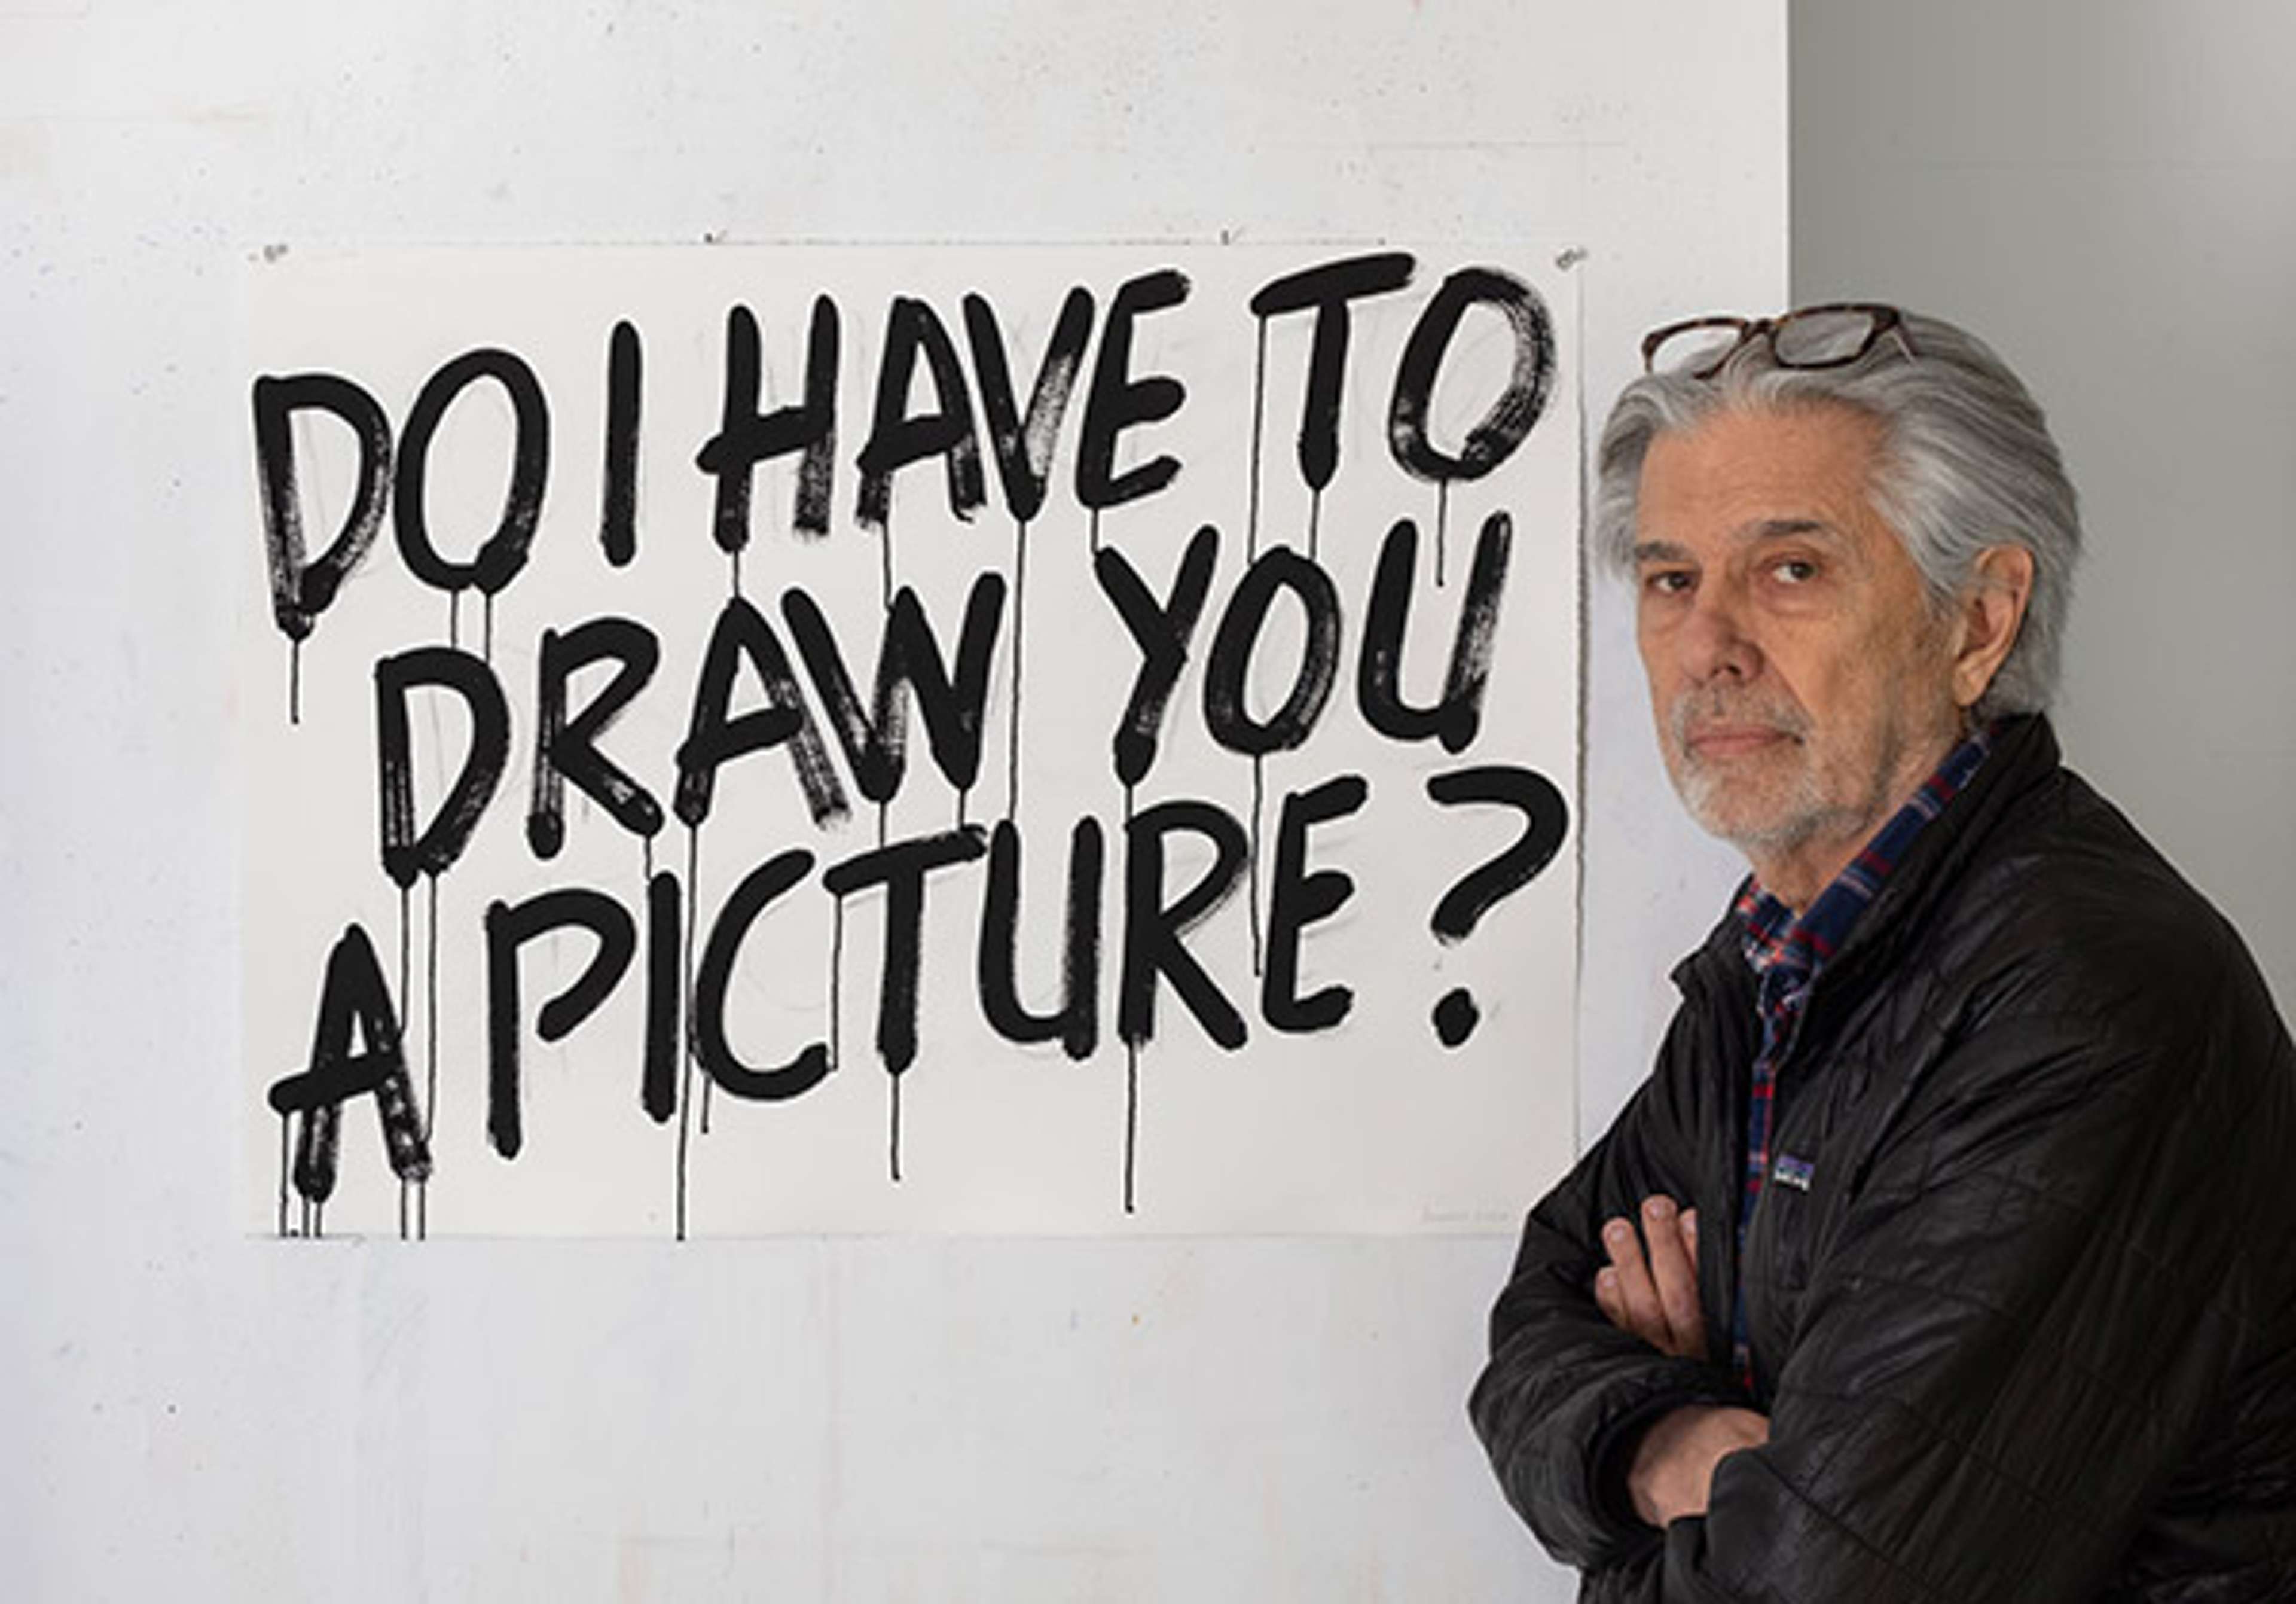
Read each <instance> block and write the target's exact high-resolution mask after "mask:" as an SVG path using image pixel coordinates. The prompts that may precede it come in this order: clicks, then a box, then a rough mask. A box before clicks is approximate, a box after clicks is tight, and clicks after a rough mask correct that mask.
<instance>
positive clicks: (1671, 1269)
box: [1595, 1197, 1706, 1359]
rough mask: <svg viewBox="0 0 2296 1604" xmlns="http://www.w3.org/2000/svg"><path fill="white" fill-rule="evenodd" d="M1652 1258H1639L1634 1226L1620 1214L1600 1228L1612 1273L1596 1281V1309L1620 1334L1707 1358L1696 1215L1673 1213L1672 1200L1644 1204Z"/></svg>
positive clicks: (1684, 1355) (1678, 1353)
mask: <svg viewBox="0 0 2296 1604" xmlns="http://www.w3.org/2000/svg"><path fill="white" fill-rule="evenodd" d="M1643 1222H1644V1230H1645V1231H1646V1232H1647V1233H1648V1235H1649V1237H1650V1245H1651V1247H1650V1259H1649V1262H1648V1263H1644V1259H1643V1250H1642V1244H1641V1242H1640V1241H1639V1240H1638V1239H1637V1238H1636V1235H1635V1222H1633V1221H1631V1220H1628V1219H1627V1218H1625V1217H1624V1216H1623V1215H1621V1216H1619V1217H1617V1218H1614V1219H1611V1220H1610V1221H1608V1222H1605V1223H1604V1225H1603V1247H1604V1248H1605V1249H1607V1250H1608V1251H1609V1253H1610V1255H1611V1264H1610V1268H1608V1269H1607V1270H1604V1271H1602V1272H1601V1273H1599V1274H1598V1275H1596V1276H1595V1306H1596V1307H1597V1308H1599V1309H1601V1310H1602V1312H1603V1313H1604V1314H1605V1315H1608V1316H1609V1317H1610V1321H1611V1324H1612V1325H1614V1326H1616V1327H1618V1328H1619V1329H1620V1330H1621V1331H1625V1332H1628V1333H1629V1334H1630V1335H1632V1336H1636V1337H1641V1338H1642V1339H1643V1340H1644V1342H1646V1343H1648V1344H1650V1345H1651V1346H1652V1347H1654V1348H1656V1349H1657V1350H1658V1351H1659V1352H1660V1353H1672V1354H1674V1355H1676V1356H1677V1357H1679V1358H1684V1359H1703V1358H1705V1357H1706V1320H1705V1316H1704V1313H1703V1312H1702V1310H1701V1309H1700V1307H1699V1303H1698V1211H1697V1210H1696V1209H1684V1210H1682V1211H1681V1212H1680V1213H1677V1212H1676V1209H1675V1205H1674V1199H1673V1198H1671V1197H1645V1198H1644V1199H1643Z"/></svg>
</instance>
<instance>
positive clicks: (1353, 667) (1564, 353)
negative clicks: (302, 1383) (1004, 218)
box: [235, 246, 1579, 1237]
mask: <svg viewBox="0 0 2296 1604" xmlns="http://www.w3.org/2000/svg"><path fill="white" fill-rule="evenodd" d="M249 287H250V325H249V326H250V342H251V344H250V366H249V370H248V372H247V374H246V378H247V380H248V384H249V388H248V391H247V399H248V403H249V407H250V419H251V426H250V432H249V433H248V436H247V439H248V441H249V446H248V451H249V461H250V474H249V480H250V484H251V485H252V486H253V487H255V493H254V494H251V495H250V502H249V513H248V517H247V523H246V529H245V539H244V541H243V543H242V547H241V548H240V549H241V551H242V562H243V567H244V571H245V573H246V576H247V579H246V591H245V594H246V597H247V605H246V607H245V608H244V615H245V618H246V625H245V628H244V629H243V630H242V658H241V663H240V672H239V674H238V677H237V684H238V695H237V699H236V708H235V716H236V720H237V726H238V730H239V737H240V742H241V746H240V751H241V753H242V762H243V772H244V775H245V797H246V802H245V810H246V826H247V828H246V835H245V853H246V871H245V885H246V898H247V900H246V908H245V918H244V929H245V957H246V977H247V978H246V996H245V1024H246V1029H245V1042H246V1051H247V1057H246V1065H245V1071H244V1073H245V1074H246V1077H247V1079H246V1094H245V1095H246V1107H247V1110H248V1119H247V1133H248V1142H247V1156H246V1168H247V1172H248V1176H249V1194H250V1213H249V1221H250V1228H251V1229H255V1230H262V1231H266V1232H271V1231H275V1232H278V1233H280V1234H283V1235H317V1234H339V1233H347V1232H348V1233H362V1234H370V1235H375V1234H381V1235H389V1234H400V1235H406V1236H410V1237H416V1236H428V1235H432V1234H489V1235H492V1234H541V1233H556V1234H564V1233H584V1234H615V1235H628V1234H649V1233H658V1234H660V1235H665V1236H668V1235H676V1236H685V1235H689V1234H735V1233H749V1232H760V1231H820V1230H852V1231H889V1230H932V1231H981V1232H990V1231H995V1232H1099V1231H1107V1230H1156V1231H1191V1232H1193V1231H1223V1232H1253V1231H1269V1232H1275V1231H1282V1232H1291V1231H1303V1230H1304V1231H1324V1230H1330V1231H1365V1230H1369V1231H1392V1230H1484V1229H1490V1228H1492V1227H1493V1226H1495V1225H1503V1224H1505V1222H1510V1221H1512V1220H1513V1218H1514V1217H1515V1215H1516V1213H1517V1212H1518V1211H1519V1209H1520V1207H1521V1202H1522V1199H1523V1198H1524V1197H1526V1196H1527V1195H1529V1192H1530V1191H1531V1190H1533V1189H1534V1182H1536V1181H1538V1180H1542V1179H1543V1178H1546V1177H1549V1176H1551V1175H1553V1174H1554V1173H1555V1172H1559V1170H1560V1169H1561V1168H1562V1165H1563V1164H1565V1163H1566V1162H1567V1159H1568V1156H1569V1151H1570V1131H1571V1128H1572V1115H1571V1109H1570V1085H1571V1041H1572V1027H1571V1013H1572V1010H1571V999H1572V995H1573V990H1574V985H1575V979H1576V976H1575V974H1574V967H1573V965H1574V958H1573V954H1574V949H1575V941H1574V928H1575V906H1576V876H1575V870H1574V867H1573V860H1574V856H1575V854H1574V852H1573V851H1572V850H1571V837H1572V835H1573V832H1574V831H1575V827H1576V822H1577V821H1576V817H1575V812H1574V803H1573V800H1572V798H1571V796H1570V793H1571V789H1572V784H1571V782H1572V777H1573V776H1574V774H1575V773H1576V769H1577V753H1576V738H1577V733H1576V732H1577V708H1578V682H1577V662H1578V648H1577V640H1578V572H1579V571H1578V562H1577V557H1576V551H1577V531H1578V524H1579V489H1578V473H1579V430H1578V419H1577V404H1576V397H1577V375H1576V368H1577V351H1576V350H1575V347H1574V345H1573V343H1572V339H1571V335H1572V331H1573V330H1574V327H1575V321H1576V320H1575V312H1574V308H1573V299H1572V298H1573V295H1574V288H1573V284H1572V276H1571V274H1570V271H1569V270H1568V269H1566V268H1563V267H1558V266H1556V265H1555V263H1554V261H1553V259H1551V256H1550V255H1549V253H1546V252H1539V251H1526V250H1461V249H1456V248H1448V247H1447V248H1443V249H1439V250H1434V249H1423V250H1404V249H1387V250H1381V251H1361V250H1350V251H1338V250H1325V249H1313V248H1285V249H1273V248H1257V247H1255V248H1243V247H1223V246H1207V247H1184V248H1169V247H1160V246H1137V247H1123V248H1117V247H1109V248H1086V247H1033V248H1027V249H1021V248H996V249H988V248H959V247H930V248H926V247H920V248H889V247H870V248H866V249H861V248H816V247H792V248H774V249H730V248H723V247H700V246H697V247H691V248H679V249H655V250H631V251H607V250H589V249H579V250H567V249H549V250H543V249H535V250H526V251H426V252H421V253H412V254H389V255H382V254H376V253H340V254H333V255H316V256H315V255H312V254H310V253H307V252H299V251H297V252H289V253H287V254H286V255H284V256H283V257H282V258H280V259H276V260H273V261H270V262H266V263H264V264H261V265H259V266H258V267H254V268H253V269H251V273H250V286H249Z"/></svg>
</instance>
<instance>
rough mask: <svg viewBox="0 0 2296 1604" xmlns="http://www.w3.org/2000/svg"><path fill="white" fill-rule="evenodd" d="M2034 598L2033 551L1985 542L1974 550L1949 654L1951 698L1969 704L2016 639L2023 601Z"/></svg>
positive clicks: (1977, 695) (2023, 610)
mask: <svg viewBox="0 0 2296 1604" xmlns="http://www.w3.org/2000/svg"><path fill="white" fill-rule="evenodd" d="M2032 599H2033V554H2032V553H2031V552H2030V551H2028V550H2026V549H2025V548H2024V547H2021V546H1993V547H1987V548H1986V549H1985V550H1984V551H1981V552H1980V553H1979V554H1978V556H1977V565H1976V568H1975V570H1974V572H1972V574H1971V576H1970V580H1969V585H1968V587H1967V588H1965V589H1964V591H1963V592H1962V596H1961V604H1960V615H1959V623H1960V625H1961V642H1960V646H1959V647H1958V648H1957V649H1956V651H1955V653H1954V658H1953V699H1954V703H1955V704H1956V706H1960V707H1973V706H1975V705H1976V703H1977V699H1978V698H1979V697H1980V696H1982V695H1985V691H1986V687H1988V686H1989V685H1991V684H1992V683H1993V677H1994V675H1996V674H1997V673H1999V672H2000V671H2001V662H2002V660H2003V659H2004V658H2005V657H2007V656H2008V655H2009V648H2010V647H2011V646H2014V645H2016V643H2017V631H2018V629H2020V628H2021V626H2022V625H2023V623H2024V621H2025V605H2026V604H2027V603H2028V602H2030V601H2031V600H2032Z"/></svg>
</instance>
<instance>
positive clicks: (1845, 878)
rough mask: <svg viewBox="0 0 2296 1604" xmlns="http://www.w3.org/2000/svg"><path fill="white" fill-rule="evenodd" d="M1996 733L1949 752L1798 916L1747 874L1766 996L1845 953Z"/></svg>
mask: <svg viewBox="0 0 2296 1604" xmlns="http://www.w3.org/2000/svg"><path fill="white" fill-rule="evenodd" d="M1992 734H1993V732H1992V730H1991V729H1990V728H1980V729H1979V730H1978V731H1977V732H1976V733H1975V734H1973V735H1972V736H1970V737H1969V738H1968V739H1967V740H1965V741H1964V742H1963V743H1962V744H1960V745H1958V746H1956V747H1955V748H1954V749H1953V751H1952V752H1950V753H1948V754H1947V756H1946V760H1945V761H1943V762H1942V763H1940V764H1939V765H1938V767H1937V770H1936V772H1934V773H1933V774H1931V776H1930V777H1929V778H1927V779H1925V780H1923V782H1922V784H1921V786H1920V787H1919V788H1918V789H1916V790H1915V792H1914V794H1913V796H1912V797H1911V798H1910V799H1909V800H1908V801H1907V802H1906V805H1905V806H1903V807H1901V808H1899V809H1898V810H1897V812H1896V813H1895V814H1893V815H1891V817H1890V821H1889V823H1887V824H1885V825H1883V826H1882V827H1881V829H1880V830H1879V831H1878V832H1876V833H1875V835H1874V838H1873V839H1872V840H1871V841H1869V842H1867V843H1866V845H1865V847H1864V848H1863V849H1862V850H1861V851H1859V852H1858V854H1857V856H1856V857H1855V858H1852V859H1851V860H1849V864H1848V865H1847V866H1846V867H1845V868H1843V869H1842V871H1841V874H1839V875H1837V876H1834V879H1833V884H1831V885H1828V886H1827V887H1826V888H1825V890H1824V891H1822V892H1819V893H1818V895H1817V898H1816V901H1813V902H1811V903H1810V905H1809V908H1808V911H1806V912H1805V913H1804V914H1803V915H1802V916H1801V917H1800V918H1799V919H1797V918H1796V917H1794V911H1793V909H1791V908H1789V907H1787V906H1786V904H1785V903H1784V902H1782V901H1779V900H1778V899H1777V898H1776V897H1775V896H1774V895H1772V894H1771V893H1770V892H1767V891H1766V890H1764V889H1763V887H1762V883H1761V882H1760V881H1759V879H1756V878H1754V877H1753V876H1748V877H1747V880H1746V884H1745V886H1744V888H1743V890H1741V891H1740V892H1739V893H1738V901H1737V904H1736V912H1737V915H1738V918H1739V921H1740V922H1741V924H1742V925H1743V926H1744V933H1743V936H1742V937H1741V945H1742V948H1743V951H1744V953H1745V955H1746V962H1747V963H1748V964H1749V965H1751V967H1752V968H1753V971H1754V973H1755V975H1757V976H1758V977H1759V979H1760V981H1761V983H1762V991H1763V993H1764V995H1765V997H1766V998H1767V997H1769V996H1770V995H1772V994H1773V993H1775V992H1777V991H1800V990H1801V989H1802V988H1803V987H1804V986H1807V985H1808V983H1810V981H1811V980H1813V979H1815V978H1816V975H1817V972H1818V971H1819V970H1820V969H1822V968H1824V967H1825V965H1826V962H1827V961H1828V960H1829V959H1831V958H1833V955H1834V953H1835V952H1837V951H1839V950H1841V943H1842V942H1844V941H1846V940H1848V939H1849V930H1850V926H1851V925H1855V924H1856V923H1857V917H1858V916H1859V915H1860V914H1862V913H1864V912H1865V911H1866V908H1867V907H1868V906H1870V905H1871V904H1872V902H1873V901H1874V897H1875V896H1876V895H1877V894H1878V893H1879V892H1880V891H1881V889H1882V882H1883V881H1884V880H1886V879H1887V878H1888V877H1889V875H1890V870H1891V869H1893V868H1896V867H1897V865H1898V860H1900V859H1902V858H1903V857H1904V856H1905V855H1906V849H1907V847H1909V846H1911V845H1912V844H1913V842H1914V837H1915V836H1916V835H1920V834H1921V833H1922V831H1923V828H1924V827H1926V826H1927V825H1928V824H1929V823H1930V821H1931V820H1932V819H1934V818H1937V816H1938V815H1939V814H1940V813H1942V812H1944V811H1945V807H1946V804H1947V803H1948V802H1951V801H1952V800H1953V799H1954V797H1955V796H1956V795H1957V794H1959V793H1960V791H1961V790H1962V788H1963V787H1964V786H1967V785H1968V784H1969V781H1970V777H1971V776H1972V775H1974V774H1975V773H1976V772H1977V769H1978V765H1980V763H1982V762H1984V761H1985V759H1986V754H1987V753H1990V752H1991V751H1992V750H1993V742H1992Z"/></svg>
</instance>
